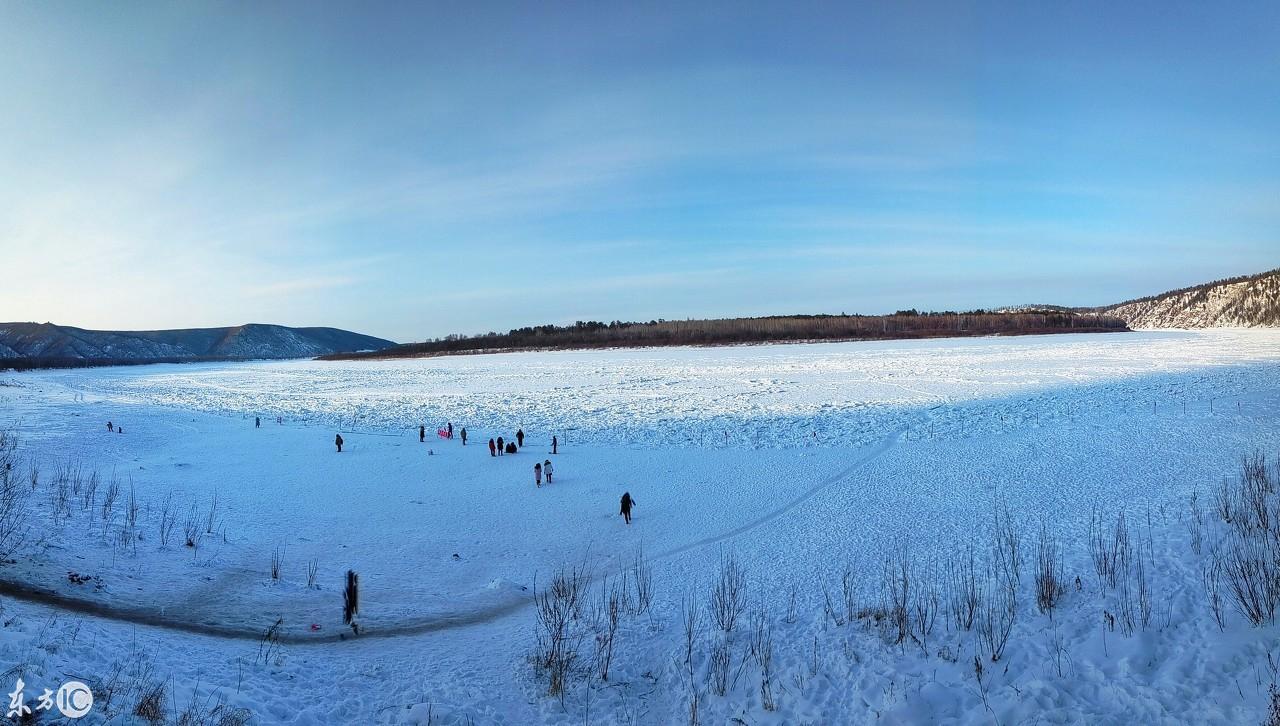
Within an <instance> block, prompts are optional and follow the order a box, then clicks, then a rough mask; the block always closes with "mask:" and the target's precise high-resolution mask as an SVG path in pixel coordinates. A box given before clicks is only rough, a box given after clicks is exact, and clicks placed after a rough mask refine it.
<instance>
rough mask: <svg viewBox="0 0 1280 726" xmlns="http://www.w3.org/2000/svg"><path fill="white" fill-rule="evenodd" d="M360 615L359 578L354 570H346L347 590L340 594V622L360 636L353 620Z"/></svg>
mask: <svg viewBox="0 0 1280 726" xmlns="http://www.w3.org/2000/svg"><path fill="white" fill-rule="evenodd" d="M359 613H360V576H359V575H357V574H356V572H355V570H347V589H346V590H344V591H343V593H342V622H344V623H346V624H347V625H350V626H351V629H352V630H354V631H355V632H356V634H357V635H359V634H360V631H359V629H358V627H357V626H356V624H355V622H354V620H355V616H356V615H358V614H359Z"/></svg>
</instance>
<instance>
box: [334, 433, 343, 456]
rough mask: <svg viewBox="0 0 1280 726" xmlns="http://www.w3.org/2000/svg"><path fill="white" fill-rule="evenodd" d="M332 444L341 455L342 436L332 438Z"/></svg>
mask: <svg viewBox="0 0 1280 726" xmlns="http://www.w3.org/2000/svg"><path fill="white" fill-rule="evenodd" d="M333 443H334V445H335V446H337V447H338V453H339V454H341V453H342V434H338V435H337V436H335V437H334V438H333Z"/></svg>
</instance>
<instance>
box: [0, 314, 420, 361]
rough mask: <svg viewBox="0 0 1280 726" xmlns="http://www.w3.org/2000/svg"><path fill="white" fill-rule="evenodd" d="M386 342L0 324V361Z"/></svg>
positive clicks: (271, 332)
mask: <svg viewBox="0 0 1280 726" xmlns="http://www.w3.org/2000/svg"><path fill="white" fill-rule="evenodd" d="M393 345H395V343H393V342H392V341H390V340H383V339H382V338H375V337H373V336H369V335H361V334H360V333H352V332H350V331H347V330H339V329H337V328H290V327H286V326H283V325H266V324H261V323H251V324H248V325H236V326H233V327H227V328H190V329H185V330H137V331H116V330H85V329H84V328H74V327H71V326H67V325H55V324H53V323H0V360H3V361H6V363H9V364H12V363H13V362H14V359H22V360H30V359H40V360H44V361H50V362H61V363H64V364H65V363H67V362H72V361H111V362H119V363H125V362H145V361H182V360H236V359H251V358H309V357H314V356H318V355H327V354H331V353H344V352H354V351H361V350H382V349H383V348H388V347H390V346H393Z"/></svg>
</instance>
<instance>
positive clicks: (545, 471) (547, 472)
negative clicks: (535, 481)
mask: <svg viewBox="0 0 1280 726" xmlns="http://www.w3.org/2000/svg"><path fill="white" fill-rule="evenodd" d="M542 475H543V476H545V477H546V478H547V483H548V484H550V483H551V460H550V459H547V460H546V461H544V462H542Z"/></svg>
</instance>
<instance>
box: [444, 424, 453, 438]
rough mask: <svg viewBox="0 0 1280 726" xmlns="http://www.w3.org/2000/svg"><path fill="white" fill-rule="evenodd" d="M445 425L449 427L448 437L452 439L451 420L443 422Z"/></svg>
mask: <svg viewBox="0 0 1280 726" xmlns="http://www.w3.org/2000/svg"><path fill="white" fill-rule="evenodd" d="M445 426H446V427H447V428H448V429H449V438H451V439H452V438H453V422H452V421H450V422H449V423H447V424H445Z"/></svg>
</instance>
